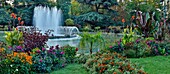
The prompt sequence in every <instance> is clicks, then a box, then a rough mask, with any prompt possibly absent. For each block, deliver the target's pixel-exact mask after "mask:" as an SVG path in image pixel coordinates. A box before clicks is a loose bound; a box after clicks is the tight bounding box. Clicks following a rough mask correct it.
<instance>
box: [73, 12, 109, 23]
mask: <svg viewBox="0 0 170 74" xmlns="http://www.w3.org/2000/svg"><path fill="white" fill-rule="evenodd" d="M110 20H111V19H110V17H109V16H107V15H102V14H99V13H97V12H89V13H86V14H83V15H80V16H77V17H76V18H75V23H77V24H83V23H84V22H86V23H89V24H92V25H100V26H102V24H104V23H105V24H109V23H108V22H109V21H110Z"/></svg>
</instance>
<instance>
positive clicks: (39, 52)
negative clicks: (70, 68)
mask: <svg viewBox="0 0 170 74" xmlns="http://www.w3.org/2000/svg"><path fill="white" fill-rule="evenodd" d="M31 55H33V66H32V68H33V70H34V71H35V72H37V73H50V72H51V71H52V70H56V69H60V68H62V67H64V66H65V59H64V57H63V55H64V51H63V50H62V49H60V48H59V47H58V46H56V47H55V48H54V47H53V46H52V47H51V48H50V49H49V50H46V49H45V48H42V49H39V48H35V49H33V52H32V53H31Z"/></svg>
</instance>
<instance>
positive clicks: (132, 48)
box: [107, 38, 168, 58]
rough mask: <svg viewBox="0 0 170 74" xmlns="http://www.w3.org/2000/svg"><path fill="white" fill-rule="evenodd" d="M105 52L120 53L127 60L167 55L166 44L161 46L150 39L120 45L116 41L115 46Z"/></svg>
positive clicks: (120, 42)
mask: <svg viewBox="0 0 170 74" xmlns="http://www.w3.org/2000/svg"><path fill="white" fill-rule="evenodd" d="M107 50H109V51H111V52H118V53H121V54H123V55H125V56H127V57H129V58H134V57H136V58H137V57H146V56H155V55H165V54H166V55H167V53H168V49H167V44H165V45H162V44H161V43H160V42H158V41H155V40H154V39H152V38H144V39H143V38H141V39H136V40H134V41H131V42H126V43H125V44H123V43H122V40H120V41H118V42H117V43H116V45H114V46H110V47H109V48H107Z"/></svg>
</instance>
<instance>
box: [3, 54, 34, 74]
mask: <svg viewBox="0 0 170 74" xmlns="http://www.w3.org/2000/svg"><path fill="white" fill-rule="evenodd" d="M0 64H1V67H0V72H1V73H3V74H6V73H10V74H11V73H14V74H18V73H24V74H30V73H34V72H32V71H31V65H32V56H29V55H28V54H27V53H17V52H13V53H11V54H8V55H7V56H6V59H4V60H2V61H0Z"/></svg>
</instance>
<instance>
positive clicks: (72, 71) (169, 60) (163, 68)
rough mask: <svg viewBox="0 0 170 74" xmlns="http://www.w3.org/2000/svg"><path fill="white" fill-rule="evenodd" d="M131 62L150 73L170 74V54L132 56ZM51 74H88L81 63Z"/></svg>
mask: <svg viewBox="0 0 170 74" xmlns="http://www.w3.org/2000/svg"><path fill="white" fill-rule="evenodd" d="M130 60H131V62H133V63H137V64H138V65H140V66H142V67H143V68H144V70H145V71H146V72H147V73H148V74H169V73H170V56H155V57H147V58H132V59H130ZM51 74H88V72H87V71H86V70H85V69H84V68H83V67H82V65H81V64H70V65H68V66H66V67H65V68H63V69H61V70H57V71H54V72H52V73H51Z"/></svg>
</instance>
